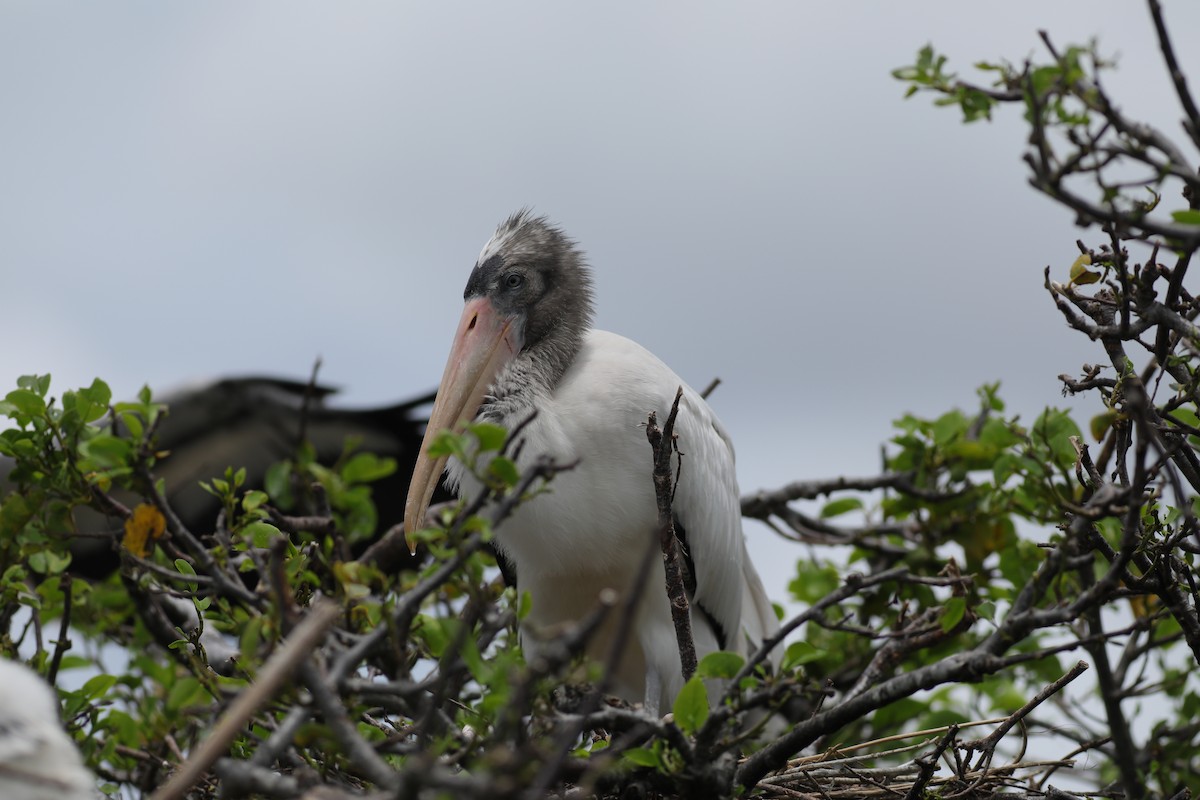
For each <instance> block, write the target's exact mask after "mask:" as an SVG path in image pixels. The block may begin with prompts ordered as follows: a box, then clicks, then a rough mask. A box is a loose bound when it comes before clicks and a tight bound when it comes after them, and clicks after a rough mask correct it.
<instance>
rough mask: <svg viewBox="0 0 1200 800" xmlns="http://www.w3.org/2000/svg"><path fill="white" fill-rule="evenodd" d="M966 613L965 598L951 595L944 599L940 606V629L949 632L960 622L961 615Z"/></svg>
mask: <svg viewBox="0 0 1200 800" xmlns="http://www.w3.org/2000/svg"><path fill="white" fill-rule="evenodd" d="M966 613H967V598H965V597H951V598H950V599H949V600H947V601H946V605H945V606H943V607H942V616H941V619H940V622H941V625H942V631H943V632H944V633H949V632H950V631H952V630H954V626H955V625H957V624H958V623H960V622H962V618H963V615H965V614H966Z"/></svg>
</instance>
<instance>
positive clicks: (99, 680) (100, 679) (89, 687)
mask: <svg viewBox="0 0 1200 800" xmlns="http://www.w3.org/2000/svg"><path fill="white" fill-rule="evenodd" d="M116 685H117V676H116V675H97V676H95V677H93V678H89V679H88V680H87V682H86V683H85V684H83V688H82V689H80V691H81V692H83V693H84V694H85V695H86V696H87V698H88V699H89V700H95V699H96V698H98V697H102V696H104V695H105V694H106V693H107V692H108V690H109V689H111V688H112V687H114V686H116Z"/></svg>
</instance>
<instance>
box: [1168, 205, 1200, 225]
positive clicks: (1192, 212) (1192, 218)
mask: <svg viewBox="0 0 1200 800" xmlns="http://www.w3.org/2000/svg"><path fill="white" fill-rule="evenodd" d="M1171 219H1173V220H1175V221H1176V222H1179V223H1182V224H1184V225H1200V211H1197V210H1196V209H1194V208H1186V209H1184V210H1183V211H1172V212H1171Z"/></svg>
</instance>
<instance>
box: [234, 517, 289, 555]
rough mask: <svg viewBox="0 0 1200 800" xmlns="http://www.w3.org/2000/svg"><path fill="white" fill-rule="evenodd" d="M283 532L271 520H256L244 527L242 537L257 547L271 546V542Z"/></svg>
mask: <svg viewBox="0 0 1200 800" xmlns="http://www.w3.org/2000/svg"><path fill="white" fill-rule="evenodd" d="M282 535H283V534H282V533H280V532H279V528H276V527H275V526H274V525H272V524H271V523H269V522H263V521H262V520H256V521H254V522H251V523H250V524H249V525H247V526H246V527H245V528H243V529H242V538H243V539H245V540H246V541H248V542H250V543H251V544H252V545H254V546H255V547H257V548H263V547H270V546H271V542H272V541H274V540H275V539H278V538H279V537H280V536H282Z"/></svg>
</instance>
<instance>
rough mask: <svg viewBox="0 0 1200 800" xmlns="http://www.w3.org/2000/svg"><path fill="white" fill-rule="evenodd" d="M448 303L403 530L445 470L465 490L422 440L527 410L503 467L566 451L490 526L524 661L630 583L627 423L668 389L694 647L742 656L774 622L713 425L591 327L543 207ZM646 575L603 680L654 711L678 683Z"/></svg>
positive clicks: (636, 356)
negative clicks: (553, 473) (508, 575)
mask: <svg viewBox="0 0 1200 800" xmlns="http://www.w3.org/2000/svg"><path fill="white" fill-rule="evenodd" d="M464 299H465V300H466V308H465V309H464V311H463V314H462V318H461V320H460V321H459V324H458V332H457V334H456V335H455V338H454V344H453V347H452V349H451V352H450V356H449V359H448V361H447V364H446V369H445V373H444V375H443V377H442V382H441V385H440V387H439V389H438V395H437V400H436V401H435V403H434V407H433V411H432V412H431V414H430V421H429V426H428V429H427V432H426V434H425V442H424V444H423V445H422V447H421V452H420V454H419V455H418V461H417V466H416V468H415V470H414V473H413V480H412V485H411V487H410V488H409V494H408V499H407V504H406V507H405V529H406V531H408V532H409V533H411V532H412V531H414V530H415V529H417V528H419V527H421V525H422V524H423V522H424V518H425V513H426V510H427V508H428V505H429V501H430V496H431V493H432V492H433V490H434V487H435V486H436V485H437V483H438V478H439V476H440V475H441V473H442V471H443V469H445V468H446V467H447V466H448V467H449V478H450V483H451V484H452V485H456V486H457V487H458V489H459V492H460V494H465V495H470V494H471V493H472V492H474V491H477V490H478V488H479V485H478V483H477V482H476V481H475V479H474V478H473V476H471V475H470V474H469V473H466V471H465V470H464V468H463V467H462V465H461V464H458V463H457V462H454V461H451V462H449V464H447V459H446V458H444V457H443V458H441V459H437V460H434V459H431V458H430V457H429V456H428V455H426V449H427V447H428V444H429V443H430V441H431V440H432V438H433V436H435V435H436V434H437V433H438V432H439V431H440V430H442V429H446V428H454V427H456V426H458V425H460V424H462V423H464V422H468V421H470V420H471V419H478V420H483V421H489V422H495V423H499V424H501V425H504V426H505V427H508V428H510V429H511V428H512V427H513V426H514V425H516V424H517V423H519V422H522V421H524V420H525V419H526V418H527V417H528V416H529V414H530V412H531V411H532V410H534V409H536V410H537V415H536V416H535V417H534V419H533V421H532V422H531V423H530V424H529V425H528V426H526V427H525V428H524V429H523V430H522V432H521V436H522V437H523V438H524V440H525V444H524V448H523V449H522V450H521V454H520V456H519V458H518V466H521V467H525V466H528V464H529V463H530V462H531V461H532V459H534V458H536V457H537V456H539V455H543V454H544V455H549V456H551V457H552V458H554V459H555V460H556V461H558V462H560V463H568V462H575V461H578V465H577V466H576V467H575V468H574V469H573V470H571V471H568V472H565V473H563V474H560V475H558V476H557V477H556V478H555V479H554V481H553V483H552V484H551V487H550V491H549V492H547V493H543V494H540V495H538V496H536V497H534V498H533V499H532V500H530V501H529V502H527V503H525V504H524V505H522V506H520V507H519V508H518V509H517V511H516V512H515V513H514V515H513V516H512V517H510V518H509V519H508V520H506V521H505V522H503V523H502V524H501V525H500V526H499V528H498V529H497V531H496V542H497V545H498V547H499V549H500V551H501V553H502V555H503V556H504V557H506V558H507V559H508V560H509V561H510V562H511V564H512V565H513V566H514V567H515V571H516V579H517V584H518V588H519V590H521V591H528V592H529V593H530V594H531V598H532V606H531V611H530V613H529V615H528V616H527V617H526V618H525V620H524V622H523V627H522V645H523V646H524V647H525V648H526V652H527V654H529V651H530V648H533V649H534V650H535V651H536V649H537V647H538V645H537V642H538V632H539V631H545V630H549V629H552V628H554V627H556V626H558V625H560V624H561V623H565V622H570V621H574V620H578V619H580V618H581V617H583V616H584V615H585V614H586V613H587V612H588V611H590V610H591V609H592V608H594V607H595V605H596V602H597V597H598V595H599V594H600V593H601V591H602V590H604V589H614V590H616V591H617V592H618V593H625V592H628V591H629V590H630V589H631V586H630V584H631V583H632V581H633V580H634V577H635V574H636V572H637V568H638V565H639V562H640V560H641V558H642V557H643V554H644V553H645V552H646V550H647V545H648V543H649V542H651V541H657V536H658V518H657V510H656V505H655V498H654V488H653V483H652V481H651V458H652V457H651V449H650V446H649V444H647V441H646V435H645V423H646V419H647V416H648V414H649V412H651V411H655V412H657V413H658V416H659V419H665V418H666V416H667V413H668V411H669V407H670V404H671V402H672V400H673V399H674V396H675V392H676V389H677V387H679V386H681V385H682V386H683V387H684V393H683V400H682V402H681V404H680V409H679V416H678V420H677V422H676V426H675V431H676V433H677V435H678V443H679V450H680V451H681V452H682V453H684V457H683V469H682V474H681V477H680V479H679V484H678V487H677V490H676V494H675V502H674V513H675V517H676V524H677V530H678V533H679V535H680V537H681V540H682V543H683V549H684V552H685V554H686V560H687V562H688V563H687V566H688V572H690V578H691V580H689V581H688V583H689V589H691V609H692V629H693V635H694V637H695V640H696V651H697V655H698V656H699V657H701V658H702V657H703V656H704V655H705V654H707V653H709V652H712V651H714V650H718V649H724V650H732V651H735V652H740V653H746V652H747V651H748V648H750V647H753V646H756V645H757V644H758V643H759V642H760V641H761V640H762V639H763V637H764V636H766V635H768V634H769V633H771V632H773V631H774V630H776V628H777V622H776V618H775V614H774V612H773V610H772V607H771V603H770V601H769V600H768V598H767V595H766V592H765V591H764V590H763V586H762V581H761V579H760V578H759V576H758V573H757V572H756V571H755V569H754V566H753V565H752V564H751V563H750V559H749V556H748V554H747V552H746V545H745V539H744V537H743V535H742V525H741V514H740V511H739V503H738V486H737V479H736V477H735V475H734V458H733V446H732V444H731V443H730V440H729V435H728V434H727V433H726V431H725V428H724V427H722V425H721V423H720V421H718V419H717V417H716V415H715V414H714V413H713V411H712V409H711V408H709V406H708V404H707V403H706V402H705V401H704V400H703V399H702V398H701V397H700V396H699V395H698V394H697V393H696V392H695V391H693V390H692V389H691V388H689V387H687V385H686V384H684V383H683V381H682V380H681V379H680V378H679V376H677V375H676V374H675V373H674V372H672V371H671V369H670V368H668V367H667V366H666V365H665V364H663V362H662V361H660V360H659V359H658V358H656V357H655V356H654V355H653V354H652V353H650V352H649V351H647V350H646V349H644V348H642V347H641V346H639V345H637V344H635V343H634V342H632V341H630V340H629V339H626V338H624V337H622V336H618V335H617V334H615V333H608V332H606V331H601V330H595V329H593V328H592V327H591V321H592V278H591V272H590V269H589V267H588V265H587V263H586V262H585V259H584V256H583V253H582V252H581V251H580V250H579V248H578V247H577V246H576V245H575V243H574V242H573V241H572V240H571V239H569V238H568V237H567V236H566V235H564V234H563V232H562V231H561V230H560V229H559V228H557V227H556V226H554V225H552V224H551V223H550V222H548V221H547V220H546V218H544V217H536V216H534V215H532V214H531V213H530V212H529V211H527V210H523V211H520V212H518V213H516V214H514V215H513V216H511V217H510V218H509V219H508V220H506V221H505V222H503V223H501V224H500V226H499V227H498V228H497V230H496V232H495V234H494V235H493V236H492V238H491V240H490V241H489V242H488V243H487V245H486V246H485V247H484V248H483V252H482V253H481V254H480V256H479V260H478V261H477V262H476V264H475V267H474V269H473V270H472V272H471V275H470V278H469V280H468V281H467V288H466V291H465V292H464ZM651 576H652V577H651V585H650V586H647V587H645V588H644V590H643V591H642V592H641V595H640V600H639V601H638V605H637V607H636V612H635V618H634V627H633V634H632V636H631V640H630V641H629V642H628V646H627V648H626V650H625V652H624V653H623V655H622V659H621V661H620V662H619V663H618V667H617V670H616V674H615V675H614V676H613V678H614V689H615V691H616V693H617V694H618V695H620V696H622V697H624V698H625V699H627V700H629V701H631V702H645V704H646V706H647V708H648V709H651V710H653V711H655V712H656V713H657V712H658V711H659V710H660V709H662V708H664V707H666V708H669V707H670V704H671V702H672V701H673V700H674V697H675V695H676V694H677V693H678V691H679V689H680V688H682V686H683V678H682V673H681V668H680V658H679V650H678V646H677V644H676V638H675V633H674V627H673V624H672V620H671V613H670V607H669V604H668V601H667V597H666V593H665V590H664V588H663V581H664V579H663V567H662V564H661V562H660V563H658V564H657V565H656V568H655V570H653V571H652V572H651ZM611 616H612V615H610V619H609V621H608V622H609V624H608V626H607V628H601V630H600V632H599V634H598V635H597V636H595V637H593V639H592V640H591V642H590V644H589V648H588V653H589V655H590V656H591V657H593V658H596V659H598V660H599V659H602V658H603V657H604V654H605V653H606V652H607V651H608V647H609V643H610V639H611V637H612V635H613V633H614V629H615V627H616V625H615V620H613V619H611Z"/></svg>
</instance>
